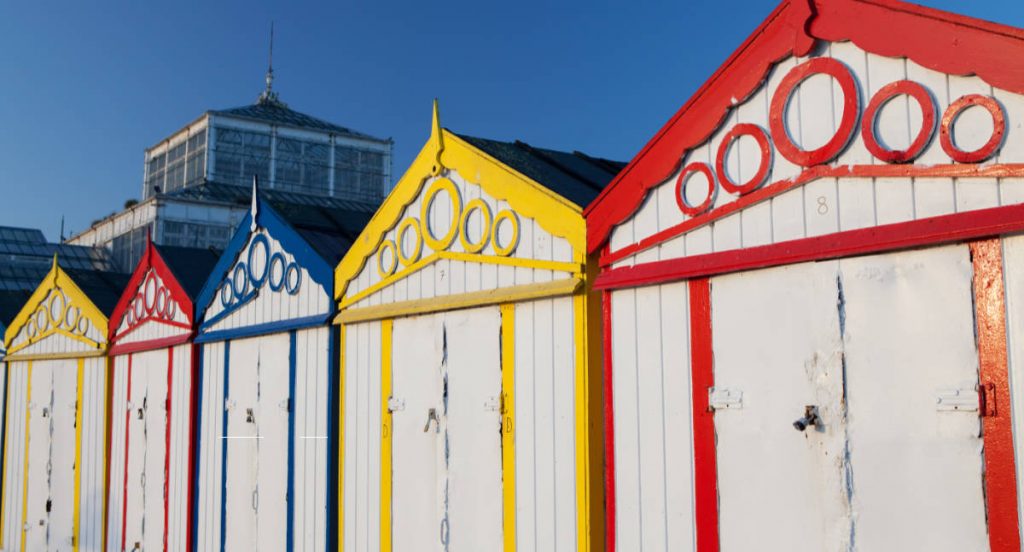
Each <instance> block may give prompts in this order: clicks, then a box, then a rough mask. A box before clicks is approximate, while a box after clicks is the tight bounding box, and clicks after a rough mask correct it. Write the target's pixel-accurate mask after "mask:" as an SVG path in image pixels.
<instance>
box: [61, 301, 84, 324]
mask: <svg viewBox="0 0 1024 552" xmlns="http://www.w3.org/2000/svg"><path fill="white" fill-rule="evenodd" d="M81 316H82V310H81V309H79V308H78V307H76V306H73V305H69V306H68V308H67V311H66V313H65V314H64V327H65V328H67V329H69V330H73V329H75V326H77V325H78V319H79V318H80V317H81Z"/></svg>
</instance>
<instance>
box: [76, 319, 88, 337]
mask: <svg viewBox="0 0 1024 552" xmlns="http://www.w3.org/2000/svg"><path fill="white" fill-rule="evenodd" d="M78 333H79V334H81V335H85V334H87V333H89V319H88V318H86V317H84V316H83V317H81V318H79V319H78Z"/></svg>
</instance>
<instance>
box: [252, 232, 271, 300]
mask: <svg viewBox="0 0 1024 552" xmlns="http://www.w3.org/2000/svg"><path fill="white" fill-rule="evenodd" d="M257 250H260V251H261V253H260V256H259V257H255V256H254V255H255V254H256V252H257ZM268 253H270V242H268V241H267V237H266V236H264V235H263V234H256V237H254V238H253V239H252V243H251V244H249V255H248V257H246V261H247V264H248V269H247V272H248V273H249V280H251V281H252V285H253V287H255V288H261V287H263V283H264V282H266V281H267V276H268V275H269V274H270V263H268V262H267V254H268ZM261 260H262V261H263V272H262V273H261V274H260V275H259V276H257V275H256V274H255V273H254V272H253V268H254V267H255V266H256V261H261Z"/></svg>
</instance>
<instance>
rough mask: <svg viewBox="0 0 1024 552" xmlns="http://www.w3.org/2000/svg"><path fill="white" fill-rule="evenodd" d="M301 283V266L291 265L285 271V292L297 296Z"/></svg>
mask: <svg viewBox="0 0 1024 552" xmlns="http://www.w3.org/2000/svg"><path fill="white" fill-rule="evenodd" d="M301 283H302V274H301V273H300V272H299V265H297V264H295V263H289V264H288V268H287V269H286V270H285V271H284V290H285V291H287V292H288V294H289V295H295V294H296V293H298V292H299V284H301Z"/></svg>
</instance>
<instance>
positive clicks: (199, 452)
mask: <svg viewBox="0 0 1024 552" xmlns="http://www.w3.org/2000/svg"><path fill="white" fill-rule="evenodd" d="M197 347H199V354H198V355H197V356H198V357H199V358H198V359H196V365H197V367H196V371H195V374H196V378H195V381H197V382H198V383H196V384H195V385H198V388H197V389H196V391H195V392H196V393H198V398H197V399H196V416H195V418H194V419H193V420H192V446H193V447H195V448H194V449H193V450H194V451H195V452H194V454H193V458H192V462H193V466H192V473H193V477H195V479H194V480H193V481H192V485H193V487H192V512H191V515H192V542H190V543H189V548H188V549H189V550H198V543H199V491H200V490H201V489H200V488H199V465H200V459H201V458H202V456H203V449H202V448H201V440H202V431H201V428H202V420H203V376H204V373H203V358H205V354H204V353H205V352H206V346H205V345H197Z"/></svg>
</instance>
